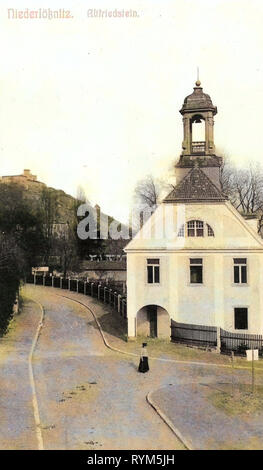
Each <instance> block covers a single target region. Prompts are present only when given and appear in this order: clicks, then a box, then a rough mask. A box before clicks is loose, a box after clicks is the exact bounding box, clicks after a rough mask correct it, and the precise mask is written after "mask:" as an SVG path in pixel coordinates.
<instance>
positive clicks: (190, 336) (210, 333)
mask: <svg viewBox="0 0 263 470" xmlns="http://www.w3.org/2000/svg"><path fill="white" fill-rule="evenodd" d="M171 340H172V341H176V342H179V343H185V344H190V345H195V346H211V347H216V345H217V328H216V327H215V326H204V325H191V324H188V323H177V322H175V321H174V320H172V321H171Z"/></svg>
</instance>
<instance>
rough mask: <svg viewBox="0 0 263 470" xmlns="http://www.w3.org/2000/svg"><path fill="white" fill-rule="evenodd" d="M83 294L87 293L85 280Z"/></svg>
mask: <svg viewBox="0 0 263 470" xmlns="http://www.w3.org/2000/svg"><path fill="white" fill-rule="evenodd" d="M84 295H87V281H84Z"/></svg>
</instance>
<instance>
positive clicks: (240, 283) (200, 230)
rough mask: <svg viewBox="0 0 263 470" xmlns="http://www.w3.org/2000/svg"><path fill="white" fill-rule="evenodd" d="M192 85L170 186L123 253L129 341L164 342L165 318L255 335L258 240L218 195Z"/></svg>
mask: <svg viewBox="0 0 263 470" xmlns="http://www.w3.org/2000/svg"><path fill="white" fill-rule="evenodd" d="M200 85H201V84H200V82H199V81H198V82H196V86H195V88H194V92H193V93H192V94H191V95H189V96H188V97H186V98H185V100H184V104H183V107H182V109H181V111H180V112H181V114H182V116H183V126H184V139H183V145H182V148H183V149H182V154H181V156H180V159H179V161H178V163H177V165H176V182H177V184H176V186H175V188H174V189H173V191H172V192H171V193H170V194H169V195H168V196H167V197H166V198H165V199H164V200H163V202H162V204H160V205H159V206H158V208H157V209H156V211H155V212H154V214H153V215H152V216H151V218H150V219H149V220H148V221H147V222H146V224H145V225H144V226H143V227H142V229H141V230H140V232H139V233H138V234H137V235H136V236H135V238H134V239H133V240H132V241H131V242H130V243H129V244H128V245H127V247H126V248H125V251H126V253H127V316H128V336H129V337H131V338H132V337H135V336H137V335H146V336H152V337H160V338H170V334H171V331H170V327H171V320H175V321H177V322H182V323H189V324H196V325H207V326H218V327H221V328H223V329H225V330H228V331H230V332H239V333H251V334H263V289H262V288H261V286H262V285H263V240H262V238H261V237H260V236H259V235H258V234H257V227H256V223H255V220H254V219H248V220H245V219H244V218H243V217H242V216H241V215H240V214H239V212H238V211H237V210H236V209H235V208H234V207H233V206H232V205H231V203H230V202H229V201H228V199H227V197H226V196H225V195H224V194H223V193H222V190H221V184H220V172H221V165H222V159H221V158H220V157H218V156H217V155H216V154H215V146H214V136H213V126H214V116H215V114H216V113H217V108H216V107H215V106H214V105H213V103H212V100H211V98H210V97H209V95H207V94H205V93H204V92H203V89H202V88H201V86H200ZM196 124H197V125H198V124H201V125H202V126H203V136H201V139H200V137H199V138H198V140H197V139H196V137H195V136H196V130H194V126H195V125H196ZM199 135H200V134H199Z"/></svg>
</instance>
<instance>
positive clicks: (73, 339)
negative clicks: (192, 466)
mask: <svg viewBox="0 0 263 470" xmlns="http://www.w3.org/2000/svg"><path fill="white" fill-rule="evenodd" d="M24 294H25V296H27V297H28V299H27V300H26V302H25V305H24V308H23V312H22V314H21V315H20V316H18V317H16V320H15V322H14V324H13V326H12V328H11V331H10V332H9V334H8V335H7V336H6V337H5V338H4V339H2V340H0V377H1V394H0V420H1V427H0V448H1V449H37V448H38V443H37V438H36V426H35V422H34V415H33V406H32V390H31V388H30V383H29V374H28V354H29V351H30V348H31V345H32V341H33V338H34V335H35V333H36V330H37V326H38V323H39V321H40V318H41V311H40V308H39V306H38V305H37V304H36V303H34V302H32V300H36V301H37V302H39V303H40V304H41V305H42V306H43V307H44V310H45V317H44V324H43V327H42V329H41V333H40V337H39V339H38V342H37V346H36V349H35V352H34V355H33V371H34V378H35V385H36V393H37V402H38V407H39V414H40V421H41V426H40V429H41V434H42V438H43V444H44V449H93V450H96V449H102V450H103V449H131V450H135V449H136V450H139V449H147V450H150V449H156V450H158V449H183V448H184V447H183V445H182V444H181V443H180V441H179V440H177V439H176V437H175V436H174V434H173V433H172V432H171V431H170V429H169V428H168V427H167V425H166V424H165V423H164V422H163V421H162V419H161V418H160V417H159V416H158V415H157V414H156V413H155V412H154V411H153V410H152V408H151V407H150V406H149V405H148V404H147V403H146V400H145V397H146V395H147V393H148V392H149V391H150V390H151V389H152V388H157V387H158V386H159V385H160V380H159V370H158V368H159V365H158V364H155V365H153V367H151V370H150V372H149V373H148V374H138V372H137V366H138V364H137V360H136V358H135V359H133V358H131V357H129V356H127V357H126V356H125V355H121V354H118V353H115V352H113V351H111V350H109V349H107V348H106V347H105V345H104V343H103V340H102V337H101V335H100V332H99V330H98V329H97V327H96V324H95V322H94V318H93V317H92V314H91V313H90V312H89V311H88V309H86V308H85V307H84V306H81V305H79V304H77V303H76V302H74V301H72V300H69V299H66V298H62V297H61V296H60V294H62V292H61V291H60V290H58V289H52V288H48V287H40V286H26V287H25V289H24ZM71 294H72V293H71ZM71 294H70V293H66V295H71ZM29 298H30V299H32V300H29ZM75 298H76V297H75ZM79 299H80V300H81V296H80V297H79ZM86 299H87V298H86ZM86 301H87V300H86ZM90 302H92V299H91V300H90ZM167 367H169V369H170V372H169V375H171V372H172V375H173V374H174V370H173V371H171V367H174V366H167ZM156 378H157V383H156ZM162 383H169V382H167V381H166V382H165V379H164V378H163V379H162V381H161V384H162ZM154 385H155V386H154Z"/></svg>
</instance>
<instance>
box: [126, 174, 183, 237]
mask: <svg viewBox="0 0 263 470" xmlns="http://www.w3.org/2000/svg"><path fill="white" fill-rule="evenodd" d="M173 188H174V186H173V185H172V184H171V183H169V182H167V181H164V180H162V179H160V178H158V179H157V178H154V177H153V176H152V175H148V176H146V177H145V178H143V179H141V180H140V181H139V182H138V183H137V185H136V187H135V189H134V201H135V204H136V205H135V211H134V212H135V213H134V214H133V221H132V223H133V228H134V229H135V230H137V229H139V228H141V227H142V225H143V224H144V223H145V222H146V220H147V219H148V218H149V217H150V215H151V214H152V213H153V212H154V211H155V209H156V207H157V205H158V204H159V203H160V202H161V200H162V198H163V197H164V196H166V195H167V194H168V193H169V192H170V191H172V189H173Z"/></svg>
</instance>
